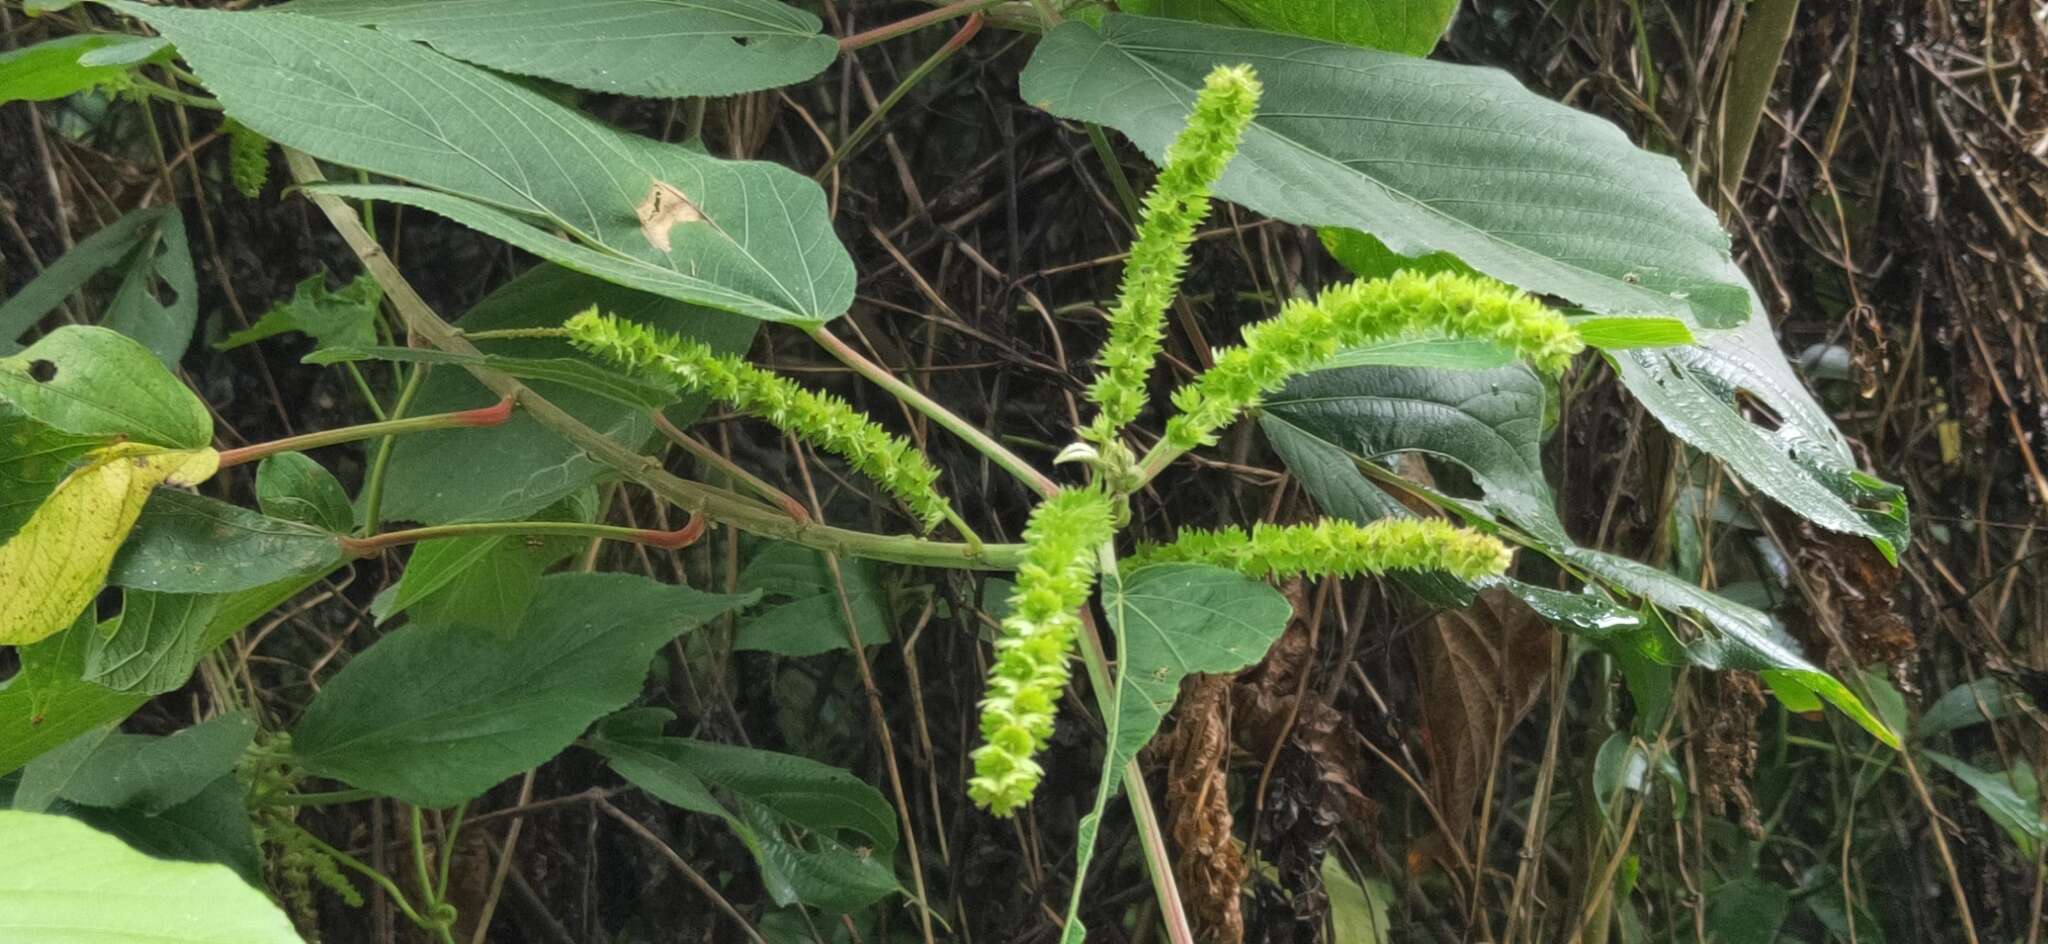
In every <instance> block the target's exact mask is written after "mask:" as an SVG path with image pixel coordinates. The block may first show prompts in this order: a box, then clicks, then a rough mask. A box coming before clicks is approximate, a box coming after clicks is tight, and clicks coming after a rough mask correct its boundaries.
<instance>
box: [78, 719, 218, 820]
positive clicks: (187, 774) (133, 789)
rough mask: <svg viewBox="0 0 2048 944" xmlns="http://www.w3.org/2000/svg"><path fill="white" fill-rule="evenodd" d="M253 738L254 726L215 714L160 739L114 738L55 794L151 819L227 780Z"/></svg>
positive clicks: (92, 755)
mask: <svg viewBox="0 0 2048 944" xmlns="http://www.w3.org/2000/svg"><path fill="white" fill-rule="evenodd" d="M255 737H256V723H255V722H254V721H251V720H250V719H249V716H247V715H243V714H227V715H220V716H219V717H216V718H212V719H210V720H207V721H204V722H201V723H199V724H196V725H193V726H192V727H189V728H185V729H183V730H181V731H178V732H176V733H174V734H171V735H168V736H166V737H149V736H145V735H139V734H115V735H112V736H110V737H108V738H106V739H105V740H103V741H101V742H100V744H99V746H98V748H97V749H95V750H94V751H93V752H92V754H91V755H90V756H88V757H87V758H86V760H85V763H83V764H81V765H80V766H79V767H78V769H77V771H76V772H75V773H74V774H72V776H71V778H70V781H69V782H68V783H66V784H65V786H64V789H63V790H62V791H60V792H59V794H58V795H59V796H60V797H62V798H63V799H64V800H65V801H66V802H68V803H76V804H78V805H80V806H98V807H119V808H123V809H132V810H136V811H138V812H141V813H145V814H149V815H152V816H153V815H155V814H158V813H162V812H164V811H165V810H168V809H170V808H172V807H174V806H177V805H179V804H181V803H184V802H185V801H187V800H190V799H192V798H193V797H195V796H198V795H199V791H201V790H204V789H206V787H207V786H208V785H210V784H212V783H213V782H214V781H215V780H218V779H220V778H221V777H223V776H225V775H227V774H228V773H229V772H230V771H232V770H233V769H234V766H235V762H236V761H239V760H241V758H242V752H243V751H245V750H247V749H248V748H249V744H250V742H251V741H253V740H254V739H255Z"/></svg>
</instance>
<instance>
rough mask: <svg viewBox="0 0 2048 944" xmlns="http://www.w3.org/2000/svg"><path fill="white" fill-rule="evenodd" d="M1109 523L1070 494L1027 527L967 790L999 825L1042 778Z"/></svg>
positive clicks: (1095, 501)
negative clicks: (1041, 759) (1042, 758)
mask: <svg viewBox="0 0 2048 944" xmlns="http://www.w3.org/2000/svg"><path fill="white" fill-rule="evenodd" d="M1111 514H1112V512H1111V507H1110V500H1109V496H1108V495H1106V494H1104V493H1103V492H1102V491H1100V490H1099V489H1095V488H1083V489H1067V490H1064V491H1060V492H1057V493H1055V494H1053V495H1051V496H1049V497H1048V498H1046V499H1045V500H1044V501H1042V502H1040V503H1039V504H1038V507H1037V508H1035V509H1032V512H1031V520H1030V522H1029V523H1028V524H1026V525H1025V528H1024V546H1025V549H1024V560H1023V563H1022V564H1020V565H1019V566H1018V568H1017V585H1016V588H1015V589H1014V590H1012V591H1011V592H1010V613H1009V615H1008V616H1006V617H1004V618H1003V626H1002V636H1001V638H1000V639H998V640H997V641H996V664H995V667H994V669H993V670H991V671H990V673H989V679H988V692H987V694H986V695H985V696H984V697H983V698H982V700H981V737H982V742H983V743H982V746H981V747H978V748H976V749H975V751H974V777H973V779H971V780H969V781H968V782H967V793H968V796H970V797H972V798H973V799H974V802H975V803H976V804H977V805H979V806H982V807H984V808H986V809H988V810H989V811H990V812H992V813H994V814H996V815H997V816H1009V815H1010V814H1012V813H1014V812H1016V811H1017V808H1018V807H1020V806H1023V805H1024V804H1026V803H1028V802H1030V801H1031V794H1032V792H1033V791H1035V790H1037V789H1038V781H1039V778H1040V777H1042V776H1044V774H1045V771H1044V769H1042V768H1040V767H1039V766H1038V762H1037V761H1036V760H1034V759H1033V758H1034V757H1035V756H1036V755H1037V754H1038V752H1039V751H1041V750H1044V749H1045V743H1046V741H1047V739H1049V738H1051V737H1052V726H1053V718H1054V715H1055V713H1056V708H1057V706H1058V704H1059V698H1060V693H1061V692H1062V691H1064V690H1065V689H1066V687H1067V660H1068V659H1069V658H1070V657H1072V655H1073V651H1074V641H1075V640H1076V639H1077V638H1078V637H1079V634H1080V629H1081V622H1080V619H1079V618H1078V617H1077V616H1075V613H1076V611H1078V610H1079V609H1080V608H1081V607H1082V606H1085V605H1086V604H1087V602H1088V594H1089V593H1090V592H1091V591H1092V590H1094V588H1095V552H1096V548H1097V547H1099V546H1100V545H1101V544H1102V543H1103V542H1104V541H1107V540H1109V539H1110V537H1111V535H1112V533H1113V526H1112V525H1111V523H1110V519H1111Z"/></svg>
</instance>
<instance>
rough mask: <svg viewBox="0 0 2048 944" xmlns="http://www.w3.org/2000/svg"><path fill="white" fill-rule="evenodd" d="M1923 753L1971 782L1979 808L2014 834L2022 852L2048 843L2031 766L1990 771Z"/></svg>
mask: <svg viewBox="0 0 2048 944" xmlns="http://www.w3.org/2000/svg"><path fill="white" fill-rule="evenodd" d="M1920 756H1922V757H1925V758H1927V759H1928V760H1929V761H1932V762H1933V763H1934V765H1935V766H1937V767H1940V768H1941V769H1943V770H1946V771H1948V772H1949V773H1952V774H1955V775H1956V779H1958V780H1961V781H1962V782H1963V783H1965V784H1968V785H1969V787H1970V789H1971V790H1972V791H1975V792H1976V794H1977V807H1978V808H1979V809H1981V810H1983V811H1984V813H1985V815H1987V816H1990V817H1991V819H1992V821H1993V822H1996V823H1997V824H1998V825H1999V826H2000V827H2001V828H2003V829H2004V830H2005V831H2006V834H2007V835H2009V836H2011V837H2012V840H2013V844H2014V845H2016V846H2018V847H2019V848H2020V851H2021V852H2022V853H2024V854H2026V855H2028V856H2032V855H2033V854H2034V848H2035V845H2036V844H2037V843H2041V842H2048V819H2043V818H2042V817H2041V812H2040V811H2041V787H2040V784H2039V783H2038V782H2036V781H2035V779H2034V771H2033V769H2032V768H2030V767H2028V766H2026V765H2025V764H2020V765H2016V766H2014V767H2013V768H2012V769H2010V770H2005V771H1989V770H1985V769H1983V768H1981V767H1978V766H1976V765H1975V764H1971V763H1969V762H1968V761H1964V760H1961V759H1959V758H1955V757H1950V756H1948V755H1947V754H1942V753H1939V752H1937V751H1921V752H1920Z"/></svg>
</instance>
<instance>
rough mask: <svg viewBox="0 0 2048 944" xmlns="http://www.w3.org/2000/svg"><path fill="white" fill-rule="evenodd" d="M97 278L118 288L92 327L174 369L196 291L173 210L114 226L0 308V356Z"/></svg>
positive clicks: (187, 335) (188, 331) (188, 334)
mask: <svg viewBox="0 0 2048 944" xmlns="http://www.w3.org/2000/svg"><path fill="white" fill-rule="evenodd" d="M105 271H114V272H118V273H119V274H120V276H121V281H120V283H119V284H118V286H117V287H116V288H115V290H114V294H113V295H112V296H110V297H109V298H108V299H107V302H106V308H105V310H104V311H103V312H102V313H101V318H100V324H101V325H102V326H103V327H107V328H111V329H113V330H115V331H119V332H120V333H122V334H125V335H127V336H129V337H131V338H134V339H135V340H136V341H138V342H140V343H141V344H142V346H143V347H146V348H148V349H149V350H150V352H151V353H154V354H155V355H156V356H157V358H158V359H159V360H162V361H163V362H164V363H165V364H167V365H173V366H175V365H176V364H177V362H178V358H179V357H180V356H181V355H183V354H184V353H185V345H186V344H187V343H189V342H190V341H191V340H192V328H193V326H194V325H195V324H196V323H197V321H198V317H199V285H198V282H197V281H196V278H195V276H194V275H193V272H192V254H191V251H190V249H189V248H187V246H186V245H185V218H184V217H183V216H180V215H179V213H178V208H177V207H175V206H160V207H151V208H149V209H146V210H136V211H135V212H133V213H130V214H128V215H127V216H124V217H122V218H120V219H119V220H116V221H114V223H113V224H112V225H110V226H107V227H105V228H104V229H101V230H100V231H99V232H97V233H94V234H92V235H91V236H88V237H86V239H85V240H84V241H83V242H80V243H79V244H78V245H77V246H75V247H73V248H72V250H71V251H70V252H67V253H65V254H64V257H63V258H61V259H58V260H57V261H56V262H54V263H52V264H51V265H50V267H49V268H47V269H44V270H43V271H42V273H41V274H39V275H37V276H36V278H35V280H34V281H32V282H30V283H29V284H28V285H27V286H26V287H24V288H23V289H22V290H21V291H20V292H18V293H16V294H15V296H14V297H13V298H10V299H8V300H7V303H6V304H4V305H0V351H5V352H12V351H15V350H18V349H19V348H18V347H17V346H16V345H15V344H14V339H15V338H16V337H19V336H20V335H21V333H22V332H24V331H26V330H28V329H29V328H30V327H32V326H33V325H34V324H35V323H36V321H38V320H39V319H41V318H42V317H43V316H44V315H46V314H48V313H50V312H51V311H53V310H55V309H56V308H57V306H59V305H61V304H63V303H64V301H65V299H67V298H69V297H71V296H72V294H74V293H76V292H77V291H78V290H79V289H81V288H83V287H85V285H86V284H87V283H88V282H89V281H90V280H91V279H92V278H93V276H95V275H98V274H100V273H101V272H105ZM160 295H163V296H169V297H168V299H165V298H160V297H159V296H160Z"/></svg>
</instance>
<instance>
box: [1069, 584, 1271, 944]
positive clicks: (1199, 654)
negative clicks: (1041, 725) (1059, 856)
mask: <svg viewBox="0 0 2048 944" xmlns="http://www.w3.org/2000/svg"><path fill="white" fill-rule="evenodd" d="M1102 611H1103V613H1104V614H1106V615H1107V616H1108V617H1109V628H1110V630H1111V632H1112V633H1114V634H1115V636H1116V640H1117V651H1118V652H1119V653H1122V654H1123V657H1122V659H1120V660H1119V669H1118V676H1117V684H1116V693H1115V699H1114V703H1115V705H1116V708H1115V710H1114V711H1113V712H1111V713H1110V718H1109V752H1108V754H1107V756H1106V757H1104V758H1103V762H1102V781H1101V784H1100V786H1099V787H1098V788H1097V792H1096V795H1095V807H1094V810H1093V811H1092V812H1090V813H1089V814H1088V815H1087V816H1085V817H1082V819H1081V826H1080V831H1079V833H1078V835H1077V836H1076V838H1075V840H1074V842H1075V848H1076V856H1077V858H1076V861H1075V865H1074V874H1075V875H1077V876H1081V877H1082V878H1085V877H1086V876H1087V874H1088V863H1089V861H1090V860H1092V859H1093V858H1094V857H1095V835H1096V832H1097V831H1098V830H1099V829H1100V828H1101V825H1102V814H1103V809H1104V807H1105V806H1107V804H1108V802H1109V798H1110V797H1113V796H1115V795H1116V792H1117V789H1118V788H1119V787H1120V786H1121V784H1122V782H1123V769H1124V764H1125V763H1126V762H1127V761H1129V760H1130V759H1131V758H1133V757H1136V756H1138V751H1139V749H1141V748H1143V747H1144V746H1145V743H1146V742H1148V741H1150V740H1152V735H1154V734H1156V733H1158V731H1159V722H1160V720H1161V719H1162V718H1165V717H1166V713H1167V712H1168V711H1170V710H1172V708H1173V703H1174V700H1175V699H1176V698H1178V697H1179V693H1180V680H1181V679H1182V678H1184V677H1186V676H1187V675H1189V674H1190V673H1194V672H1235V671H1237V670H1239V669H1242V668H1244V667H1246V666H1249V665H1251V664H1253V663H1255V662H1257V661H1259V660H1260V659H1262V658H1264V657H1265V655H1266V649H1267V648H1268V647H1270V646H1272V644H1273V641H1274V640H1276V639H1279V638H1280V633H1281V632H1282V631H1284V630H1285V629H1286V628H1287V620H1288V619H1289V618H1290V617H1292V616H1293V615H1294V607H1293V606H1292V605H1290V604H1289V603H1288V602H1287V598H1286V597H1284V596H1281V595H1280V592H1279V591H1278V590H1275V589H1273V588H1272V587H1269V586H1267V585H1266V584H1265V582H1264V581H1259V580H1253V579H1251V578H1250V577H1246V576H1243V575H1241V574H1236V573H1233V572H1231V571H1227V570H1224V569H1222V568H1220V567H1210V566H1208V565H1206V564H1155V565H1152V566H1149V567H1140V568H1138V569H1136V570H1134V571H1132V572H1131V573H1130V574H1128V575H1119V574H1106V575H1104V578H1103V582H1102ZM1082 884H1083V883H1082V881H1081V880H1080V879H1076V881H1075V889H1074V895H1073V898H1072V899H1071V900H1070V902H1069V903H1068V907H1067V922H1066V933H1065V934H1064V935H1062V936H1061V940H1062V941H1064V942H1066V944H1079V942H1080V941H1081V940H1083V938H1084V937H1085V936H1086V933H1087V932H1086V929H1085V928H1083V927H1082V925H1081V920H1080V917H1079V908H1080V904H1081V888H1080V886H1081V885H1082Z"/></svg>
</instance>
